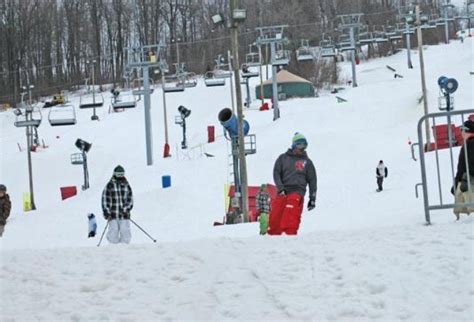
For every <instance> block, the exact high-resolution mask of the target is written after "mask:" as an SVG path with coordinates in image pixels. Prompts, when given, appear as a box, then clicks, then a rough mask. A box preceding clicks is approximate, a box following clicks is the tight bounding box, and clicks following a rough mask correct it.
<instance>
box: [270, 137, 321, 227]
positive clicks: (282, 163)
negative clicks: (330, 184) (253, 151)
mask: <svg viewBox="0 0 474 322" xmlns="http://www.w3.org/2000/svg"><path fill="white" fill-rule="evenodd" d="M307 146H308V142H307V141H306V138H305V137H304V135H303V134H300V133H295V136H294V137H293V141H292V145H291V149H288V151H287V152H286V153H283V154H281V155H280V156H279V157H278V159H277V160H276V162H275V166H274V168H273V179H274V181H275V185H276V186H277V189H278V196H277V197H276V198H275V199H274V200H273V201H272V204H271V211H270V219H269V228H268V234H269V235H281V234H282V233H285V234H287V235H296V234H297V233H298V229H299V226H300V221H301V213H302V212H303V204H304V195H305V193H306V186H307V185H309V202H308V210H313V209H314V208H315V207H316V190H317V184H316V183H317V177H316V169H315V167H314V164H313V162H312V161H311V160H310V159H309V158H308V155H307V154H306V151H305V150H306V147H307Z"/></svg>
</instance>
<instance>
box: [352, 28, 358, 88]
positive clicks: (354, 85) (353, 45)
mask: <svg viewBox="0 0 474 322" xmlns="http://www.w3.org/2000/svg"><path fill="white" fill-rule="evenodd" d="M350 40H351V46H352V48H354V50H351V65H352V87H357V74H356V61H355V55H356V43H355V38H354V27H351V29H350Z"/></svg>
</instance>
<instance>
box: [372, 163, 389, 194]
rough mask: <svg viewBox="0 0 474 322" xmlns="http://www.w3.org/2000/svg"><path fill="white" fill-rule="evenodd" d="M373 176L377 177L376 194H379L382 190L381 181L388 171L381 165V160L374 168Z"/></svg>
mask: <svg viewBox="0 0 474 322" xmlns="http://www.w3.org/2000/svg"><path fill="white" fill-rule="evenodd" d="M375 176H376V177H377V187H378V188H377V192H380V191H382V190H383V179H384V178H386V177H387V176H388V169H387V167H386V166H385V164H384V163H383V160H380V161H379V164H378V165H377V167H376V168H375Z"/></svg>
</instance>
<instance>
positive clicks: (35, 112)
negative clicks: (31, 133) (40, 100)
mask: <svg viewBox="0 0 474 322" xmlns="http://www.w3.org/2000/svg"><path fill="white" fill-rule="evenodd" d="M28 108H31V109H32V112H31V118H30V119H28V120H27V119H26V109H28ZM22 110H23V111H22ZM14 112H15V115H16V118H15V123H14V125H15V126H16V127H26V126H34V127H38V126H40V124H41V121H42V120H43V115H42V114H41V109H40V108H39V107H37V106H31V107H28V106H26V107H25V108H24V109H21V108H18V109H16V110H14Z"/></svg>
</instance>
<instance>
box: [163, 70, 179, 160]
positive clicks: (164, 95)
mask: <svg viewBox="0 0 474 322" xmlns="http://www.w3.org/2000/svg"><path fill="white" fill-rule="evenodd" d="M178 68H179V65H178ZM161 84H162V85H161V87H162V89H163V118H164V122H165V147H164V153H163V157H164V158H167V157H169V156H170V154H169V151H170V145H169V141H168V116H167V113H166V92H165V71H164V70H161Z"/></svg>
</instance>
